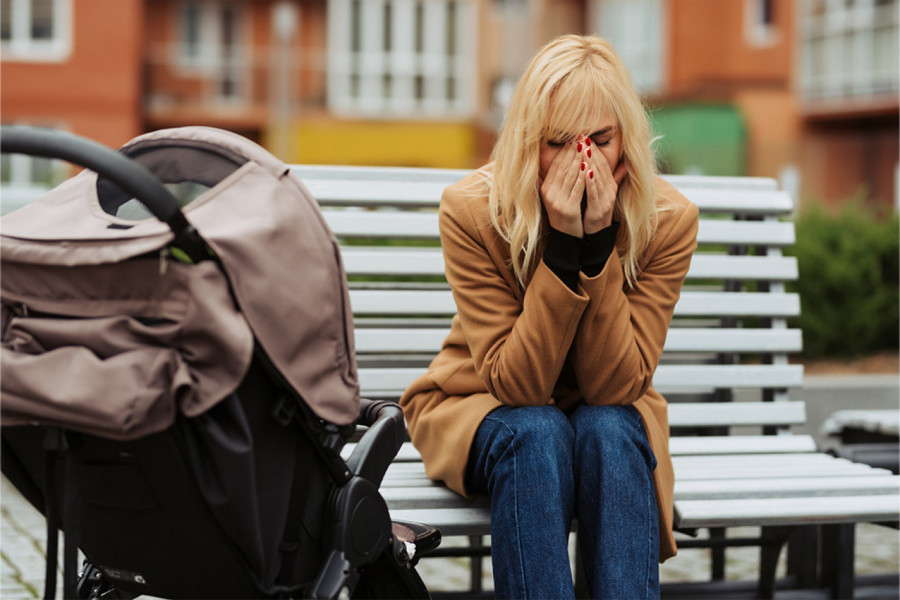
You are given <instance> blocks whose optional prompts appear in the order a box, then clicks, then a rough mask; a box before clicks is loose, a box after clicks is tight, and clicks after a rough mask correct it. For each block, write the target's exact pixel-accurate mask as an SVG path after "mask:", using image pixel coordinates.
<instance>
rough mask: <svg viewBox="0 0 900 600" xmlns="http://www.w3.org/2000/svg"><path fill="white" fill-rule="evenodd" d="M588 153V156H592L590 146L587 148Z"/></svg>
mask: <svg viewBox="0 0 900 600" xmlns="http://www.w3.org/2000/svg"><path fill="white" fill-rule="evenodd" d="M587 155H588V158H590V157H591V149H590V148H588V149H587Z"/></svg>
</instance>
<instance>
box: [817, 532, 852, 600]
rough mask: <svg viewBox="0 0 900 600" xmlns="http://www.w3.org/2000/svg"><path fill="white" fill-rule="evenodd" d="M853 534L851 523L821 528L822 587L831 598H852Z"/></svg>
mask: <svg viewBox="0 0 900 600" xmlns="http://www.w3.org/2000/svg"><path fill="white" fill-rule="evenodd" d="M855 534H856V527H855V525H854V524H853V523H846V524H839V525H823V526H822V575H821V576H822V585H823V586H824V587H826V588H828V589H830V590H831V597H832V598H842V599H843V598H853V583H854V581H853V580H854V574H853V555H854V551H855V549H856V548H855V545H856V540H855Z"/></svg>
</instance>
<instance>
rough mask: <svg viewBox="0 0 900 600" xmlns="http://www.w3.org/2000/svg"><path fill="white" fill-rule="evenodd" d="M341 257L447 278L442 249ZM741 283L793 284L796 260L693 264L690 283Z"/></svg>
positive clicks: (350, 250) (365, 266) (360, 265)
mask: <svg viewBox="0 0 900 600" xmlns="http://www.w3.org/2000/svg"><path fill="white" fill-rule="evenodd" d="M341 257H342V258H343V261H344V268H345V269H346V271H347V274H348V275H353V276H357V275H358V276H366V275H377V276H381V275H397V276H431V277H435V276H437V277H443V276H444V255H443V254H442V253H441V249H440V248H404V247H375V248H371V247H362V246H347V247H344V248H342V249H341ZM735 273H740V279H746V280H772V281H792V280H795V279H797V259H796V258H794V257H793V256H773V257H768V256H729V255H711V254H697V255H695V256H694V258H693V260H692V261H691V267H690V270H689V271H688V275H687V276H688V278H689V279H736V277H735Z"/></svg>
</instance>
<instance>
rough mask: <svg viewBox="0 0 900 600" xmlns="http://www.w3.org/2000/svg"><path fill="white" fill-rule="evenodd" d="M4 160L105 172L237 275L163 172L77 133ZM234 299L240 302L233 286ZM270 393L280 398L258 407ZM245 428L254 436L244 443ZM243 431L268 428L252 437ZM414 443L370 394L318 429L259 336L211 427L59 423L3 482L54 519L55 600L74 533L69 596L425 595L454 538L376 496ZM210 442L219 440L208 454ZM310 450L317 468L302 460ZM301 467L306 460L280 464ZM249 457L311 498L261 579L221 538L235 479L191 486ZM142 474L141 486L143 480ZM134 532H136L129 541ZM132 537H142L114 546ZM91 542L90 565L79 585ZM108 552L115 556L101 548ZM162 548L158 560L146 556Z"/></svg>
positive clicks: (5, 442) (26, 139) (45, 134)
mask: <svg viewBox="0 0 900 600" xmlns="http://www.w3.org/2000/svg"><path fill="white" fill-rule="evenodd" d="M0 151H2V152H15V153H24V154H29V155H32V156H40V157H47V158H58V159H63V160H67V161H70V162H73V163H75V164H78V165H81V166H84V167H87V168H89V169H91V170H93V171H96V172H97V173H98V174H99V175H100V176H102V177H104V178H106V179H107V180H109V181H111V182H113V183H114V184H116V185H117V186H119V187H120V188H121V189H123V190H124V191H126V192H127V193H128V194H130V195H131V196H132V197H134V198H137V199H139V200H140V201H141V202H142V203H143V204H144V205H145V206H146V207H147V208H148V209H149V210H150V211H151V213H152V214H153V215H154V216H155V217H156V218H158V219H159V220H160V221H162V222H164V223H166V224H167V225H168V226H169V228H170V229H171V230H172V232H173V233H174V236H175V237H174V240H173V241H172V243H171V245H172V246H174V247H175V248H177V249H179V250H180V251H182V252H183V253H184V254H186V255H187V256H188V257H189V258H190V260H191V261H193V262H194V263H199V262H203V261H213V262H215V263H216V264H217V265H218V267H219V270H220V271H221V272H222V274H223V275H225V269H224V267H223V266H222V265H221V263H220V262H219V261H218V259H217V258H216V257H215V256H214V255H213V254H212V253H211V252H209V251H208V250H207V245H206V243H205V242H204V240H203V238H202V237H201V235H200V234H199V233H198V232H197V231H196V230H195V229H194V227H193V226H192V225H191V224H190V223H189V222H188V220H187V218H186V217H185V215H184V214H183V213H182V211H181V209H180V207H179V204H178V201H177V200H176V199H175V198H174V197H173V196H172V194H171V193H170V192H169V191H168V190H167V189H166V188H165V187H164V186H163V185H162V183H161V182H160V181H159V180H158V179H157V178H156V176H154V175H153V174H152V173H151V172H150V171H148V170H147V169H145V168H144V167H142V166H141V165H139V164H137V163H135V162H133V161H132V160H130V159H129V158H127V157H126V156H125V155H123V154H121V153H118V152H114V151H112V150H109V149H107V148H105V147H103V146H101V145H99V144H97V143H94V142H91V141H89V140H86V139H84V138H79V137H76V136H73V135H70V134H65V133H61V132H56V131H50V130H41V129H37V128H29V127H15V126H3V127H2V131H0ZM227 279H228V277H227V275H226V280H227ZM229 286H230V282H229ZM231 294H232V299H233V300H234V302H235V304H237V299H236V297H235V295H234V292H233V290H232V291H231ZM48 316H50V317H54V316H55V315H48ZM260 397H268V398H271V399H272V401H271V402H260V401H259V400H258V398H260ZM355 425H363V426H365V427H367V430H365V431H364V433H363V434H362V436H361V437H360V438H359V441H358V443H357V445H356V447H355V449H354V451H353V452H352V454H351V455H350V456H349V458H348V459H347V460H346V461H345V460H344V459H343V458H342V456H341V449H342V448H343V447H344V445H345V443H346V442H347V441H348V440H349V439H350V438H351V436H352V435H353V433H354V431H355V430H356V427H355ZM254 428H255V429H254ZM238 429H239V430H241V431H242V432H244V433H242V434H241V436H243V437H240V436H235V435H232V431H234V430H238ZM298 429H299V430H300V431H301V432H302V435H300V436H298V435H297V434H296V432H297V430H298ZM245 430H246V431H249V432H254V431H255V430H259V431H262V433H261V434H258V435H256V436H255V437H254V436H253V435H252V434H247V433H246V431H245ZM248 435H249V436H250V437H249V438H248ZM245 438H247V439H250V441H252V442H253V443H254V444H256V443H258V444H259V448H253V449H251V451H250V452H249V454H247V452H246V449H245V448H241V449H239V450H240V452H244V454H239V453H238V451H237V450H234V448H233V446H235V445H238V446H239V445H240V444H237V442H236V441H235V440H237V441H239V442H241V443H243V442H244V441H246V440H245ZM251 438H252V439H251ZM405 438H406V430H405V426H404V421H403V414H402V411H401V410H400V409H399V407H398V406H397V405H396V404H394V403H392V402H375V401H370V400H366V399H363V400H362V404H361V410H360V415H359V418H358V420H357V422H356V424H351V425H343V426H339V425H335V424H333V423H329V422H327V421H324V420H323V419H321V418H319V417H318V416H317V415H316V414H315V413H314V412H313V411H312V410H311V409H310V408H309V406H308V405H307V404H306V403H305V402H304V400H303V398H302V397H300V394H299V393H298V392H297V391H296V390H295V389H294V388H293V387H292V386H291V385H290V384H289V383H288V382H287V380H286V379H285V377H284V376H283V375H282V373H281V372H280V371H279V370H278V369H277V368H276V367H275V365H274V364H273V362H272V361H271V360H270V359H269V357H268V356H266V353H265V351H264V350H263V348H262V347H261V345H260V344H259V343H258V341H257V340H254V357H253V360H252V362H251V365H250V369H249V371H248V373H247V374H246V375H245V376H244V379H243V380H242V382H241V384H240V386H239V388H238V389H237V390H236V391H235V392H234V393H233V394H231V395H230V396H229V397H227V398H226V399H224V400H222V401H221V402H220V403H219V404H217V405H216V406H214V407H213V408H212V409H211V410H209V411H208V412H207V413H206V414H204V415H201V416H200V417H197V418H192V419H188V418H186V417H184V416H183V415H179V416H178V417H177V418H176V422H175V424H174V425H173V426H172V427H170V428H169V429H167V430H166V431H163V432H160V433H154V434H151V435H148V436H146V437H143V438H140V439H137V440H131V441H116V440H109V439H104V438H102V437H98V436H94V435H90V434H85V433H79V432H75V431H71V430H67V429H63V428H61V427H56V426H44V425H40V426H34V425H28V426H4V427H3V430H2V454H0V458H2V470H3V473H4V474H5V475H6V476H7V477H8V478H9V479H10V481H11V482H12V483H13V484H14V485H15V486H16V487H17V488H18V489H19V490H20V491H21V492H22V494H23V495H24V496H25V497H26V499H28V501H29V502H31V503H32V504H33V505H34V506H35V507H36V508H37V509H38V510H40V511H41V512H42V513H44V515H45V516H46V518H47V571H46V586H45V590H44V591H45V597H47V598H52V597H54V596H55V593H56V559H57V552H58V549H57V541H56V540H57V531H58V529H60V528H62V529H63V531H64V533H65V557H64V595H65V597H80V598H100V597H103V598H126V597H127V598H131V597H134V596H137V595H141V594H152V595H162V596H173V597H250V596H254V597H310V598H350V597H382V598H390V597H394V598H401V597H402V598H427V597H429V594H428V591H427V589H426V588H425V586H424V584H423V583H422V580H421V579H420V578H419V576H418V574H417V573H416V571H415V569H414V566H415V564H416V562H417V561H418V558H419V557H420V556H421V554H423V553H426V552H427V551H428V550H430V549H433V548H434V547H436V546H437V545H438V544H439V543H440V533H439V532H438V531H437V530H436V529H434V528H431V527H428V526H424V525H421V524H411V523H405V524H393V526H392V523H391V520H390V516H389V514H388V509H387V505H386V503H385V501H384V499H383V498H382V497H381V495H380V494H379V492H378V487H379V485H380V484H381V481H382V478H383V477H384V474H385V471H386V470H387V468H388V466H389V465H390V463H391V460H392V459H393V458H394V456H395V455H396V453H397V451H398V450H399V448H400V446H401V444H402V443H403V441H404V440H405ZM207 440H213V442H215V444H218V445H215V444H212V443H211V445H210V448H212V449H210V448H207V447H206V446H204V444H205V443H206V441H207ZM302 448H305V449H306V450H307V451H308V453H310V454H312V455H314V456H316V457H317V460H316V461H305V460H300V459H298V458H297V457H298V456H300V454H299V452H300V449H302ZM254 453H255V454H254ZM245 454H247V456H245ZM260 454H261V455H260ZM290 456H293V457H294V460H293V464H290V461H282V460H281V459H282V458H285V457H290ZM235 457H237V458H235ZM241 460H243V461H244V462H246V463H248V464H250V467H248V468H250V469H251V470H252V469H253V468H255V469H256V470H257V471H254V472H258V477H257V479H256V481H246V482H244V483H242V484H241V485H246V486H248V487H252V486H256V488H257V491H259V490H263V495H264V494H265V490H267V489H269V487H274V488H278V490H289V491H290V495H289V496H288V497H289V498H290V499H291V500H294V499H296V498H298V497H302V498H304V500H303V501H302V502H301V503H299V505H297V506H291V507H289V508H287V509H286V517H285V519H284V521H283V524H284V527H283V531H282V532H277V535H278V536H279V537H280V538H281V541H280V544H279V548H278V556H279V557H280V559H279V561H278V565H277V568H274V571H277V572H276V573H274V576H272V575H273V574H272V573H271V572H270V573H269V574H268V576H267V575H265V574H262V573H255V572H252V569H251V568H250V567H249V563H250V562H252V561H248V560H246V556H245V554H246V552H245V550H244V548H242V547H239V545H238V544H236V543H235V542H234V539H236V538H239V534H236V533H234V532H229V531H223V530H227V529H229V528H230V527H231V525H230V524H229V523H228V522H227V521H226V522H222V521H223V520H222V517H221V514H219V513H217V510H220V509H221V507H219V506H216V502H219V501H221V502H224V500H221V498H220V496H221V495H223V494H225V493H226V492H229V490H227V489H226V490H224V491H223V488H225V487H227V485H228V484H227V482H226V484H223V483H222V482H221V481H207V482H200V483H197V482H194V481H192V478H193V477H192V475H195V474H196V473H197V472H199V471H202V467H204V466H206V465H213V467H214V469H213V471H214V472H213V475H212V476H210V477H211V480H215V474H216V473H224V472H226V471H229V472H230V471H231V470H232V469H235V468H237V469H239V468H240V465H239V464H238V463H240V461H241ZM167 461H168V462H167ZM282 463H285V464H282ZM240 464H243V463H240ZM98 465H100V466H102V469H97V468H95V467H97V466H98ZM198 465H199V467H198ZM235 465H237V466H235ZM215 469H219V470H218V471H216V470H215ZM136 472H140V473H141V477H140V478H133V475H134V474H135V473H136ZM232 485H233V484H232ZM148 486H149V487H148ZM236 487H240V485H238V486H236ZM198 488H199V489H198ZM298 488H302V489H298ZM304 492H307V493H304ZM238 495H239V494H238ZM111 496H112V497H111ZM95 506H101V508H102V510H99V509H95ZM160 507H162V508H160ZM157 509H159V510H157ZM153 511H156V512H153ZM157 513H159V514H157ZM110 515H112V517H110ZM173 515H177V516H176V517H173ZM110 519H111V521H110ZM122 523H128V524H129V527H131V529H129V530H128V531H127V532H123V531H122V530H121V527H122V525H121V524H122ZM160 531H168V532H169V533H166V535H172V536H177V535H179V534H180V532H182V531H184V532H189V533H185V536H186V537H185V540H187V539H190V540H191V541H192V542H193V541H196V540H200V541H201V542H202V543H203V544H205V545H203V546H201V547H192V546H190V544H189V543H188V542H186V541H184V540H181V539H175V541H174V542H173V543H172V544H169V545H167V546H166V547H158V548H157V547H154V545H155V544H156V543H159V539H158V538H154V536H156V535H159V532H160ZM301 533H302V534H303V535H301ZM122 535H133V536H135V539H133V540H126V541H124V542H123V543H120V544H116V545H114V546H113V549H112V550H110V551H107V550H104V549H102V548H103V547H104V546H105V544H106V543H107V542H108V541H109V540H111V539H113V538H115V537H116V536H122ZM143 535H147V536H148V537H149V538H150V539H151V540H153V539H156V541H155V542H152V541H151V542H147V543H148V546H149V547H147V548H141V547H137V548H135V547H134V546H140V545H141V544H142V543H144V542H143V541H142V539H141V536H143ZM247 535H248V536H249V537H250V538H253V536H254V535H257V538H259V537H260V536H261V535H262V534H261V533H259V532H254V531H250V532H249V533H248V534H247ZM251 541H258V539H256V538H253V539H251ZM82 543H84V546H83V547H82V550H83V551H84V552H85V555H86V556H87V561H86V562H85V565H84V567H83V570H82V572H81V574H80V576H79V577H78V579H77V580H76V576H75V574H76V571H77V570H78V569H77V549H78V547H79V546H80V545H81V544H82ZM250 545H252V544H250ZM94 547H100V548H101V549H100V550H97V551H96V552H95V551H94ZM413 547H414V548H415V552H414V553H413V552H411V550H412V548H413ZM132 550H133V552H132ZM408 550H409V551H408ZM120 553H130V554H131V556H129V557H127V560H126V563H127V562H128V561H132V564H138V565H143V564H146V565H148V566H147V569H148V571H150V572H152V573H154V575H146V574H145V573H144V572H143V571H142V570H138V569H131V570H129V569H118V568H116V567H115V563H114V561H113V559H112V558H110V555H111V554H112V555H117V554H120ZM154 553H155V555H157V556H156V557H155V558H152V559H151V558H148V556H150V555H153V554H154ZM95 554H96V557H95ZM411 554H414V556H411ZM111 563H112V564H111ZM201 563H202V564H201ZM271 570H272V569H270V571H271ZM170 572H171V575H169V573H170ZM160 573H162V574H164V576H162V577H161V576H160V575H159V574H160ZM153 579H156V580H157V581H154V580H153ZM160 579H166V581H159V580H160Z"/></svg>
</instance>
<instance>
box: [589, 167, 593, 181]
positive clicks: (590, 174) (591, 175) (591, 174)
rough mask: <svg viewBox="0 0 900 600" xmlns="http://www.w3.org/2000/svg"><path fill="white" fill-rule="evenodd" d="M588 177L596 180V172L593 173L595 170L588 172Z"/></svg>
mask: <svg viewBox="0 0 900 600" xmlns="http://www.w3.org/2000/svg"><path fill="white" fill-rule="evenodd" d="M588 177H590V178H591V179H593V178H594V171H593V169H591V170H590V171H588Z"/></svg>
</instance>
